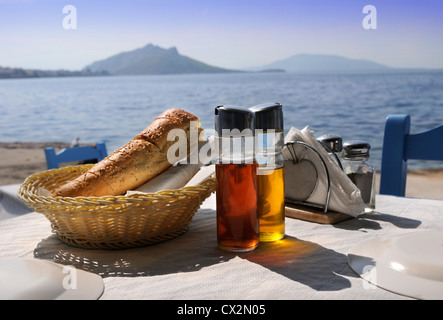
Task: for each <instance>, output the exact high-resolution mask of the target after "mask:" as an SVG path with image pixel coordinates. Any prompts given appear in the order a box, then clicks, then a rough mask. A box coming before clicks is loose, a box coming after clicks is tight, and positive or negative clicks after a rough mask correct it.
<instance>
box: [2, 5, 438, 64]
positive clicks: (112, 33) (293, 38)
mask: <svg viewBox="0 0 443 320" xmlns="http://www.w3.org/2000/svg"><path fill="white" fill-rule="evenodd" d="M67 5H72V6H73V7H74V8H75V18H76V19H75V20H73V19H70V18H71V17H73V12H72V11H65V13H64V12H63V8H64V7H65V6H67ZM367 5H372V6H373V7H374V8H375V9H376V11H375V12H372V11H371V12H366V13H364V12H363V8H364V7H365V6H367ZM368 14H371V15H372V17H374V19H372V20H371V21H370V24H371V26H372V27H376V28H375V29H367V28H365V27H364V24H363V21H364V20H365V18H368V17H367V16H368ZM375 22H376V24H375ZM74 25H75V27H76V28H75V29H73V28H69V27H72V26H74ZM366 27H367V25H366ZM149 43H152V44H154V45H157V46H160V47H163V48H170V47H176V48H177V49H178V51H179V53H181V54H183V55H186V56H188V57H191V58H194V59H197V60H200V61H202V62H205V63H207V64H211V65H214V66H218V67H223V68H231V69H241V68H249V67H259V66H262V65H265V64H268V63H271V62H274V61H276V60H281V59H285V58H288V57H290V56H292V55H295V54H299V53H311V54H334V55H340V56H344V57H348V58H354V59H369V60H373V61H376V62H379V63H382V64H385V65H388V66H391V67H400V68H443V1H442V0H421V1H419V0H402V1H400V0H193V1H191V0H120V1H117V0H106V1H105V0H0V66H2V67H19V68H31V69H46V70H55V69H67V70H80V69H82V68H84V67H85V66H87V65H88V64H91V63H92V62H94V61H97V60H101V59H104V58H107V57H109V56H112V55H114V54H117V53H120V52H123V51H131V50H134V49H136V48H140V47H143V46H145V45H147V44H149Z"/></svg>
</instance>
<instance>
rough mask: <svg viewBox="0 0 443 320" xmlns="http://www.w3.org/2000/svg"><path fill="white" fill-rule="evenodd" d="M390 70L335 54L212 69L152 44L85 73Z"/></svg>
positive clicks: (96, 66)
mask: <svg viewBox="0 0 443 320" xmlns="http://www.w3.org/2000/svg"><path fill="white" fill-rule="evenodd" d="M390 69H391V68H390V67H387V66H385V65H382V64H379V63H377V62H373V61H369V60H356V59H350V58H345V57H341V56H334V55H325V54H324V55H320V54H297V55H294V56H291V57H289V58H287V59H283V60H279V61H275V62H272V63H269V64H267V65H264V66H261V67H255V68H248V69H242V70H232V69H224V68H220V67H216V66H211V65H208V64H205V63H203V62H200V61H198V60H195V59H192V58H189V57H187V56H183V55H181V54H180V53H179V52H178V50H177V48H176V47H172V48H169V49H164V48H161V47H159V46H156V45H153V44H148V45H146V46H144V47H142V48H138V49H135V50H132V51H128V52H122V53H119V54H116V55H113V56H111V57H109V58H107V59H104V60H100V61H96V62H94V63H92V64H90V65H88V66H87V67H85V69H84V70H88V71H91V72H106V73H108V74H110V75H143V74H185V73H227V72H296V73H327V72H380V71H388V70H390Z"/></svg>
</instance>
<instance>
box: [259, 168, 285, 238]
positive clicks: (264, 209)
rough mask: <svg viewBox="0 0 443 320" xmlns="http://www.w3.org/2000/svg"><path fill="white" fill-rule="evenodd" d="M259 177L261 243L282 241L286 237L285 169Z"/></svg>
mask: <svg viewBox="0 0 443 320" xmlns="http://www.w3.org/2000/svg"><path fill="white" fill-rule="evenodd" d="M271 172H272V173H270V174H267V175H266V174H259V175H258V208H259V209H258V214H259V221H260V241H263V242H269V241H276V240H280V239H282V238H283V237H284V236H285V190H284V184H285V183H284V167H282V168H278V169H274V170H272V171H271Z"/></svg>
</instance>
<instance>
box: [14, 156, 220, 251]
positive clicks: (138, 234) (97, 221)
mask: <svg viewBox="0 0 443 320" xmlns="http://www.w3.org/2000/svg"><path fill="white" fill-rule="evenodd" d="M90 167H92V165H80V166H71V167H66V168H61V169H52V170H47V171H43V172H40V173H36V174H34V175H31V176H30V177H28V178H27V179H26V180H25V181H24V183H23V184H22V185H21V186H20V189H19V191H18V196H19V197H20V198H21V199H22V200H23V201H24V202H25V203H26V204H27V205H28V206H29V207H31V208H32V209H34V210H35V211H36V212H39V213H42V214H44V215H45V217H46V218H47V219H48V220H49V221H50V222H51V227H52V231H53V232H54V233H55V234H56V235H57V237H58V238H59V239H60V240H62V241H63V242H65V243H67V244H69V245H73V246H76V247H81V248H87V249H121V248H131V247H139V246H144V245H149V244H154V243H157V242H161V241H164V240H168V239H172V238H175V237H177V236H179V235H181V234H183V233H184V232H186V230H187V229H188V225H189V223H190V222H191V220H192V218H193V216H194V214H195V213H196V212H197V210H198V209H199V207H200V205H201V204H202V202H203V201H204V200H205V199H206V198H207V197H209V196H210V195H211V193H212V192H214V191H215V178H214V177H210V178H208V179H206V180H205V181H203V182H202V183H201V184H199V185H197V186H193V187H186V188H181V189H176V190H168V191H160V192H157V193H150V194H133V195H128V196H104V197H75V198H69V197H51V196H45V195H42V194H44V192H43V193H42V191H45V190H47V191H52V190H54V189H56V188H57V187H59V186H60V185H62V184H64V183H66V182H68V181H70V180H72V179H74V178H76V177H77V176H79V175H80V174H82V173H83V172H85V171H86V170H88V169H89V168H90ZM47 191H46V192H47Z"/></svg>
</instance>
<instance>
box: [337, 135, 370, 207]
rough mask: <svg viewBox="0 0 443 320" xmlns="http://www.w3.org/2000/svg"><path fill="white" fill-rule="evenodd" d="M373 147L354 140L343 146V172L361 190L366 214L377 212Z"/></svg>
mask: <svg viewBox="0 0 443 320" xmlns="http://www.w3.org/2000/svg"><path fill="white" fill-rule="evenodd" d="M370 149H371V145H370V144H369V143H367V142H364V141H358V140H352V141H347V142H345V143H344V144H343V170H344V172H345V173H346V175H347V176H348V177H349V178H350V179H351V181H352V182H353V183H354V184H355V186H356V187H357V188H358V189H359V190H360V192H361V197H362V199H363V202H364V203H365V212H366V213H368V212H373V211H374V210H375V169H374V167H373V166H372V164H371V163H370V162H369V150H370Z"/></svg>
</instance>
